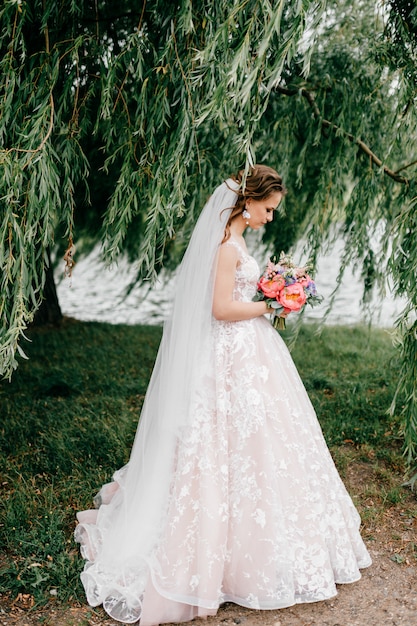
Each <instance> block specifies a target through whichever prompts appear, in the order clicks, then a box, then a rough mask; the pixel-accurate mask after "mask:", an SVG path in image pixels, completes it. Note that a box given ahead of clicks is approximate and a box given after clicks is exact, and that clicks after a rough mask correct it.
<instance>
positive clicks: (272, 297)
mask: <svg viewBox="0 0 417 626" xmlns="http://www.w3.org/2000/svg"><path fill="white" fill-rule="evenodd" d="M308 271H309V266H308V265H305V266H304V267H297V266H296V265H294V262H293V260H292V258H291V256H289V255H286V254H284V253H283V252H281V255H280V257H279V260H278V262H277V261H276V257H272V258H271V259H270V260H269V261H268V264H267V266H266V268H265V271H264V273H263V274H262V276H261V277H260V279H259V282H258V291H257V292H256V296H255V298H254V299H255V300H257V301H259V300H265V302H266V303H267V305H268V306H269V307H271V308H272V309H274V316H273V319H272V324H273V326H274V328H276V329H279V330H283V329H284V328H285V318H284V317H280V316H281V315H282V313H285V314H289V313H291V312H292V311H301V310H302V309H303V308H304V307H305V305H306V304H310V305H311V306H314V305H315V304H319V303H320V302H321V301H322V300H323V298H322V296H320V295H318V293H317V289H316V284H315V282H314V280H313V279H312V278H311V277H310V276H309V274H308Z"/></svg>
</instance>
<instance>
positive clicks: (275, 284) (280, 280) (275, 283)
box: [258, 274, 285, 300]
mask: <svg viewBox="0 0 417 626" xmlns="http://www.w3.org/2000/svg"><path fill="white" fill-rule="evenodd" d="M284 287H285V279H284V277H283V276H281V274H277V275H276V276H274V278H273V279H269V278H266V277H265V276H262V278H261V279H260V281H259V283H258V289H260V290H261V291H262V293H264V294H265V295H266V297H267V298H275V299H276V300H278V298H279V293H280V291H281V290H282V289H283V288H284Z"/></svg>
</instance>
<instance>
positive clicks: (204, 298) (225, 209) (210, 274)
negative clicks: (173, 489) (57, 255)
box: [76, 179, 239, 623]
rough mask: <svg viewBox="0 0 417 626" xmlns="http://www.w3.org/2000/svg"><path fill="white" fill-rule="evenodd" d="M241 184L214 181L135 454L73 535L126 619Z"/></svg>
mask: <svg viewBox="0 0 417 626" xmlns="http://www.w3.org/2000/svg"><path fill="white" fill-rule="evenodd" d="M238 187H239V185H238V183H237V182H235V181H234V180H232V179H228V180H227V181H225V182H224V183H222V184H221V185H220V186H219V187H217V189H216V190H215V191H214V193H213V194H212V196H211V197H210V198H209V200H208V202H207V203H206V205H205V207H204V209H203V211H202V212H201V215H200V217H199V219H198V221H197V224H196V226H195V229H194V231H193V235H192V237H191V240H190V243H189V245H188V248H187V251H186V253H185V255H184V258H183V260H182V263H181V266H180V269H179V272H178V276H177V283H176V295H175V298H174V304H173V310H172V315H171V319H170V320H169V321H168V322H167V323H166V324H165V328H164V333H163V337H162V340H161V345H160V348H159V351H158V356H157V359H156V363H155V367H154V370H153V374H152V377H151V380H150V383H149V387H148V390H147V394H146V398H145V401H144V405H143V409H142V413H141V417H140V421H139V427H138V430H137V434H136V437H135V441H134V445H133V448H132V452H131V456H130V460H129V463H128V464H127V466H125V467H124V468H122V469H121V470H119V471H118V472H116V473H115V475H114V480H115V481H116V483H117V484H118V489H117V490H116V491H115V494H114V496H113V497H112V498H111V499H110V501H108V502H107V503H103V504H102V505H101V506H100V508H99V511H98V516H97V521H96V523H95V524H94V523H93V524H92V523H88V521H85V520H86V519H87V518H86V517H83V515H82V514H81V515H79V522H80V523H79V525H78V526H77V529H76V540H77V541H79V542H80V543H81V544H82V551H83V555H84V557H85V558H86V559H87V561H88V562H87V564H86V566H85V569H84V572H83V573H82V575H81V578H82V581H83V584H84V587H85V589H86V594H87V599H88V602H89V604H91V605H93V606H96V605H98V604H101V603H103V605H104V608H105V609H106V611H107V612H108V613H109V614H110V615H111V616H112V617H113V618H114V619H117V620H120V621H124V622H126V623H133V622H135V621H137V620H138V619H139V618H140V614H141V605H142V594H143V591H144V589H145V586H146V584H147V580H148V576H149V568H150V567H152V550H153V548H154V547H155V545H156V544H157V542H158V537H159V536H160V534H161V532H162V529H163V527H164V518H165V514H166V509H167V503H168V497H169V488H170V477H171V475H172V468H173V463H174V460H175V453H176V445H177V442H178V439H179V438H181V437H182V436H183V435H184V433H186V431H187V425H188V424H189V423H190V420H192V418H193V415H192V411H191V405H192V399H193V394H194V391H195V384H196V379H195V376H196V372H197V371H198V370H199V368H200V371H201V362H202V360H203V359H204V358H206V354H207V351H206V350H205V347H206V342H207V341H208V340H209V337H210V332H211V324H212V313H211V309H212V298H213V286H214V277H215V270H216V259H217V253H218V249H219V246H220V243H221V241H222V239H223V235H224V230H225V226H226V224H227V221H228V219H229V216H230V213H231V209H232V207H233V206H234V205H235V204H236V201H237V198H238V196H237V193H236V190H237V189H238ZM127 349H128V347H127ZM103 502H106V496H105V493H104V492H103Z"/></svg>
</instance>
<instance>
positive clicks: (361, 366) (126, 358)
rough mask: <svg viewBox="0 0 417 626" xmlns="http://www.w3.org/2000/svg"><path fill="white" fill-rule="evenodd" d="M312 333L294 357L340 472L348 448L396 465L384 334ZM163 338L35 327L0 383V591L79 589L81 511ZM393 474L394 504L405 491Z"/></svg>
mask: <svg viewBox="0 0 417 626" xmlns="http://www.w3.org/2000/svg"><path fill="white" fill-rule="evenodd" d="M314 330H315V329H314V327H313V326H305V327H304V328H303V329H302V331H301V333H300V336H299V339H298V342H297V345H296V348H295V349H294V351H293V356H294V360H295V362H296V364H297V366H298V368H299V371H300V374H301V376H302V378H303V380H304V383H305V385H306V388H307V390H308V392H309V395H310V397H311V399H312V401H313V404H314V405H315V408H316V410H317V413H318V416H319V419H320V422H321V424H322V427H323V430H324V433H325V437H326V439H327V441H328V443H329V445H330V447H331V450H332V453H333V456H334V458H335V460H336V463H337V465H338V467H339V469H340V471H341V472H342V475H343V470H344V468H346V466H347V465H348V464H349V462H350V459H349V453H348V452H346V450H345V448H346V446H350V447H352V446H355V447H356V448H357V449H358V450H360V451H361V452H360V454H361V455H362V457H363V460H368V461H370V460H372V459H373V460H375V459H381V460H382V461H383V466H381V467H383V468H384V469H383V471H385V472H388V474H389V473H390V468H391V467H392V468H394V467H395V468H397V471H398V467H399V466H400V465H401V455H400V445H401V444H400V442H399V439H398V436H397V426H396V424H395V422H394V420H393V419H392V418H389V417H388V415H387V412H386V410H387V408H388V406H389V404H390V402H391V399H392V396H393V393H394V388H395V381H396V376H397V362H396V358H395V352H394V349H393V348H392V346H391V341H390V337H389V335H388V334H387V333H386V332H384V331H382V330H372V331H371V332H369V331H368V330H367V329H366V328H348V327H334V328H332V327H328V328H325V329H324V331H323V333H322V335H321V337H320V338H319V337H317V336H316V335H315V333H314ZM160 336H161V330H160V329H159V328H156V327H140V326H136V327H130V326H111V325H108V324H99V323H80V322H75V321H71V320H67V321H66V322H65V323H64V324H63V325H62V326H61V328H59V329H57V328H44V329H41V330H36V331H32V332H31V333H30V338H31V340H32V342H31V343H29V344H28V345H27V346H25V351H26V352H27V354H28V355H29V357H30V360H29V361H25V362H22V363H21V365H20V367H19V369H18V370H17V372H16V374H15V376H14V378H13V380H12V382H11V383H9V382H7V381H2V382H1V383H0V450H1V460H0V471H1V485H0V486H1V493H0V496H1V497H0V507H1V508H0V511H1V518H0V520H1V524H0V546H1V552H2V553H3V554H4V555H5V556H4V558H1V559H0V566H1V571H0V580H1V583H0V592H3V593H7V592H9V593H10V594H11V595H12V596H15V595H17V594H18V593H26V594H31V595H32V596H34V598H35V601H36V602H37V603H42V602H45V601H46V600H47V599H48V598H49V597H52V596H51V595H50V594H51V591H52V593H53V594H55V593H56V594H57V597H58V599H59V600H61V601H71V600H74V599H77V598H79V599H83V598H84V595H83V591H82V589H81V585H80V582H79V573H80V571H81V569H82V561H81V558H80V556H79V554H78V549H77V546H76V544H74V542H73V538H72V532H73V529H74V520H75V513H76V511H77V510H80V509H84V508H90V507H91V502H92V497H93V495H94V494H95V493H96V491H97V490H98V489H99V487H100V486H101V484H102V483H103V482H107V481H108V480H109V479H110V477H111V475H112V473H113V471H114V470H115V469H117V468H119V467H120V466H122V465H123V464H124V463H125V462H126V461H127V460H128V455H129V451H130V447H131V445H132V442H133V437H134V434H135V430H136V425H137V420H138V416H139V412H140V408H141V405H142V401H143V397H144V393H145V391H146V387H147V383H148V380H149V376H150V372H151V370H152V366H153V363H154V359H155V356H156V351H157V347H158V344H159V340H160ZM381 471H382V470H381ZM388 478H389V479H388ZM388 478H387V479H385V478H384V477H381V480H382V481H383V484H385V485H386V488H385V492H384V493H383V496H384V499H385V500H384V502H385V503H386V504H387V505H388V504H389V503H392V502H396V501H399V498H400V497H401V488H400V486H399V485H396V484H395V482H393V480H392V477H388Z"/></svg>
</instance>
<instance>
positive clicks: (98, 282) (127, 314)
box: [55, 241, 404, 328]
mask: <svg viewBox="0 0 417 626" xmlns="http://www.w3.org/2000/svg"><path fill="white" fill-rule="evenodd" d="M342 248H343V245H342V242H341V241H336V243H335V245H334V247H333V249H332V251H331V253H328V254H323V255H322V256H321V258H320V259H319V262H318V266H317V272H316V277H315V281H316V285H317V289H318V291H319V293H320V294H321V295H322V296H323V297H324V301H323V304H321V305H320V306H318V307H315V308H311V307H307V310H306V314H305V318H306V319H307V320H320V319H321V318H322V317H323V315H324V312H325V310H326V302H328V301H329V298H330V295H331V293H332V292H333V290H334V288H335V286H336V278H337V272H338V268H339V261H340V257H341V254H342ZM266 258H267V255H266V254H265V255H264V256H263V257H262V260H261V267H262V263H263V262H264V260H265V259H266ZM298 259H299V257H298V256H297V252H295V253H294V260H295V261H298ZM75 260H77V256H75ZM258 261H259V258H258ZM135 274H136V268H135V266H134V265H132V264H130V263H129V262H128V261H127V260H126V259H125V258H122V259H120V261H119V263H118V265H117V266H115V267H113V268H111V269H106V268H105V267H104V265H103V263H102V262H101V261H100V249H99V247H96V248H95V249H94V250H93V251H92V252H91V253H90V254H89V255H88V256H86V257H82V258H81V259H80V260H79V261H78V262H77V264H76V266H75V268H74V270H73V275H72V278H71V279H68V278H65V277H64V276H63V262H62V263H61V264H58V266H57V269H56V272H55V278H56V282H57V291H58V298H59V302H60V304H61V309H62V312H63V314H64V315H66V316H69V317H74V318H76V319H79V320H83V321H101V322H109V323H111V324H162V323H163V322H164V320H165V319H166V317H167V316H168V315H169V312H170V305H171V302H172V298H173V294H174V289H175V279H174V278H173V277H171V278H170V279H162V280H159V281H158V282H157V284H156V285H154V287H153V288H152V289H149V287H148V285H147V284H142V285H138V286H135V287H134V289H133V290H132V291H131V293H130V294H129V295H128V296H126V295H125V292H126V288H127V287H128V285H129V284H130V283H131V282H132V280H133V279H134V277H135ZM361 297H362V286H361V284H360V277H359V272H357V273H355V272H354V270H353V268H352V267H348V268H347V271H346V273H345V276H344V280H343V283H342V284H341V286H340V288H339V290H338V292H337V295H336V298H335V301H334V305H333V307H332V309H331V311H330V314H329V315H328V317H327V322H326V323H327V324H332V325H334V324H356V323H360V322H365V321H367V319H368V318H367V317H366V312H365V310H364V307H363V305H361ZM403 306H404V302H403V301H401V300H398V299H397V300H395V299H393V298H392V297H391V295H390V293H389V288H387V295H386V296H385V297H383V298H382V297H381V296H380V295H377V294H375V295H374V296H373V298H372V301H371V304H370V307H369V309H370V311H371V315H370V317H371V320H372V323H373V324H374V325H376V326H381V327H387V328H390V327H392V326H393V324H394V322H395V319H396V318H397V317H398V315H399V313H400V311H401V309H402V307H403ZM368 314H369V312H368Z"/></svg>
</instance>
